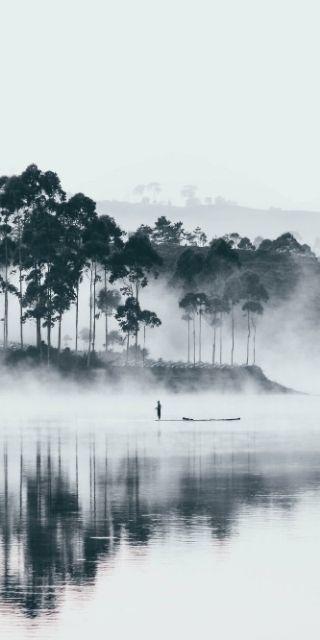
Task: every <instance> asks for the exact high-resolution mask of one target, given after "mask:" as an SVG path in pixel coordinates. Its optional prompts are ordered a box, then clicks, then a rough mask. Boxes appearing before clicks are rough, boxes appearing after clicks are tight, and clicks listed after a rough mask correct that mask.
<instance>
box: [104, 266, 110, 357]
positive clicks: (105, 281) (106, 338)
mask: <svg viewBox="0 0 320 640" xmlns="http://www.w3.org/2000/svg"><path fill="white" fill-rule="evenodd" d="M104 295H105V301H107V269H106V268H105V269H104ZM105 319H106V328H105V347H106V353H108V341H109V332H108V309H107V307H106V310H105Z"/></svg>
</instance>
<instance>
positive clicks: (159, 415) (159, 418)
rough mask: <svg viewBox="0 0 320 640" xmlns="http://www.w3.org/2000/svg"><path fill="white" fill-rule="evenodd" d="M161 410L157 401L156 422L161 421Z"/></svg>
mask: <svg viewBox="0 0 320 640" xmlns="http://www.w3.org/2000/svg"><path fill="white" fill-rule="evenodd" d="M161 408H162V407H161V402H160V400H158V402H157V406H156V412H157V417H158V420H161Z"/></svg>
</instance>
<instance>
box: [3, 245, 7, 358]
mask: <svg viewBox="0 0 320 640" xmlns="http://www.w3.org/2000/svg"><path fill="white" fill-rule="evenodd" d="M7 348H8V241H7V237H6V238H5V288H4V349H5V350H6V349H7Z"/></svg>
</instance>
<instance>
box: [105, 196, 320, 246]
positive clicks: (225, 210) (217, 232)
mask: <svg viewBox="0 0 320 640" xmlns="http://www.w3.org/2000/svg"><path fill="white" fill-rule="evenodd" d="M97 208H98V212H99V213H101V214H102V213H108V214H109V215H112V216H113V217H115V218H116V220H117V222H118V223H119V224H120V225H121V226H123V227H125V228H128V229H129V230H130V231H134V230H135V229H136V228H137V227H138V226H139V225H141V224H151V225H152V224H153V223H154V222H155V220H156V219H157V218H158V217H159V216H162V215H165V216H167V217H168V218H169V219H170V220H172V221H173V222H177V221H178V220H181V221H182V222H183V223H184V226H185V227H186V228H190V229H193V228H194V226H195V224H199V225H200V226H201V227H202V228H203V230H204V231H205V232H206V233H207V234H208V236H209V238H210V237H213V236H221V235H224V234H225V233H232V232H233V231H238V233H240V234H241V235H246V236H248V237H250V238H252V239H254V238H255V237H256V236H263V237H270V238H275V237H277V236H279V235H281V234H282V233H285V232H286V231H291V232H294V233H298V234H299V235H300V236H301V238H302V239H303V241H304V242H308V243H309V244H311V245H312V246H313V245H314V242H315V240H316V238H317V237H319V238H320V212H315V211H295V210H292V211H285V210H282V209H274V208H271V209H254V208H249V207H242V206H240V205H237V204H232V203H228V202H224V201H218V202H217V203H215V204H211V205H203V204H196V205H190V206H186V207H177V206H173V205H171V204H170V203H169V204H157V203H154V204H153V203H145V202H139V203H133V202H119V201H116V200H103V201H100V202H98V203H97Z"/></svg>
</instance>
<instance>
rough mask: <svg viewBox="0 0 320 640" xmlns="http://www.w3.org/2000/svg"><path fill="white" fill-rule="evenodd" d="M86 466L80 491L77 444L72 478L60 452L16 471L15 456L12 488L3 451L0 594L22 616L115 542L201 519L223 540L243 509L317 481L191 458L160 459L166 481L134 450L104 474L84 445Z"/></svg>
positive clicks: (92, 571)
mask: <svg viewBox="0 0 320 640" xmlns="http://www.w3.org/2000/svg"><path fill="white" fill-rule="evenodd" d="M88 462H89V476H88V477H89V481H88V482H87V480H86V478H87V476H86V471H87V470H88V469H87V470H86V471H84V469H83V464H79V461H78V443H77V442H76V447H75V473H74V474H71V472H70V468H68V470H66V468H65V467H64V465H63V462H62V459H61V447H60V446H59V450H58V453H56V454H55V455H54V454H53V453H52V451H51V447H50V443H48V445H47V448H46V450H45V451H43V450H41V447H40V445H38V447H37V451H36V453H35V457H34V459H33V462H32V464H30V463H29V464H25V461H24V454H23V451H21V454H20V458H19V460H18V465H16V467H15V470H17V475H18V478H17V479H16V484H15V485H14V486H13V482H11V478H12V474H11V475H10V473H9V471H10V457H9V456H8V452H7V449H6V447H5V448H4V453H3V476H2V484H1V487H2V488H1V489H0V548H1V554H2V560H1V558H0V594H1V598H2V599H7V600H8V602H10V603H12V602H14V603H16V604H17V605H19V606H20V607H21V608H22V610H23V611H24V612H25V614H26V615H28V616H30V617H34V616H37V615H38V614H39V613H40V612H41V610H43V609H46V610H48V609H53V608H55V607H56V606H57V598H58V594H59V592H60V591H61V588H62V587H63V585H65V584H76V585H85V584H87V583H90V582H92V581H93V580H94V579H95V576H96V572H97V568H98V566H99V563H100V562H101V561H106V560H107V559H108V558H112V557H114V555H115V554H116V553H117V550H118V549H119V545H120V542H121V540H122V539H125V540H126V541H127V543H128V544H129V545H131V546H136V545H142V546H146V545H148V543H149V542H150V540H152V538H153V537H154V536H155V534H157V536H158V535H159V534H161V535H162V536H164V535H165V533H166V531H167V529H168V525H170V518H171V515H173V516H174V521H175V523H177V522H178V523H179V526H181V527H183V528H184V529H185V530H188V529H189V528H190V527H192V526H194V523H195V522H196V521H197V519H198V521H199V518H205V524H206V526H209V527H210V529H211V531H212V535H213V536H214V537H216V538H218V539H223V538H227V537H230V536H231V535H232V533H233V531H234V529H235V526H236V523H237V519H238V514H239V513H240V512H241V510H242V509H243V506H244V505H248V506H251V507H254V506H259V507H267V506H268V505H270V504H272V503H273V501H274V499H275V496H277V495H280V496H281V505H282V506H283V507H284V508H286V509H289V508H291V507H292V506H293V504H294V501H295V498H294V497H293V496H294V494H295V492H297V491H298V490H300V491H301V487H303V488H307V487H308V486H311V485H312V486H315V485H318V484H319V482H320V476H319V473H318V471H317V470H316V467H315V466H314V465H311V466H310V468H309V470H308V471H304V472H303V474H300V475H299V474H298V473H296V472H293V473H291V474H290V473H289V474H288V473H287V474H283V475H282V476H281V475H279V473H273V474H272V477H271V476H270V475H268V473H263V472H261V471H257V470H256V469H257V468H258V467H255V466H253V468H251V466H250V464H248V465H246V464H243V460H242V459H241V460H240V459H239V458H238V459H237V460H233V459H232V461H230V460H229V462H228V463H227V464H226V463H225V462H224V463H223V464H222V463H221V461H219V459H217V460H216V459H215V458H212V456H211V457H209V456H198V457H197V458H196V457H195V456H192V455H190V456H189V457H186V458H179V459H175V458H173V457H172V458H171V459H170V460H169V463H168V465H169V466H168V470H169V476H170V478H169V480H168V478H167V475H168V474H164V475H162V476H161V474H160V473H159V470H160V467H161V461H160V460H159V459H157V458H152V457H147V456H145V455H141V454H140V453H139V452H138V451H134V453H128V454H127V455H126V456H125V457H122V458H120V460H119V461H118V463H117V464H114V465H112V464H109V461H108V459H107V457H106V454H104V455H103V454H101V450H98V452H97V450H96V446H95V443H94V442H91V443H90V446H89V461H88ZM111 463H112V460H111ZM162 464H165V463H163V461H162ZM304 466H305V468H306V469H308V465H307V464H306V465H304ZM170 474H171V475H170ZM161 478H162V479H161ZM11 483H12V486H11ZM79 484H80V485H82V487H83V488H84V489H85V494H84V495H82V496H80V495H79ZM87 485H88V486H87ZM161 489H162V491H161ZM155 513H156V517H154V514H155Z"/></svg>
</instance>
